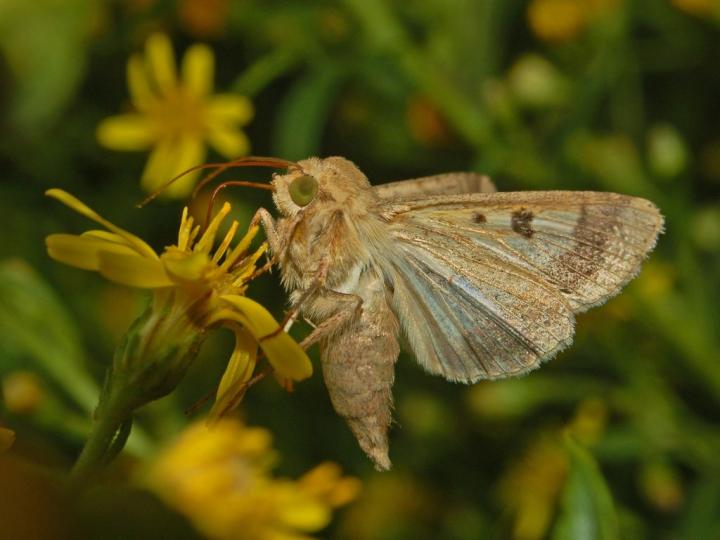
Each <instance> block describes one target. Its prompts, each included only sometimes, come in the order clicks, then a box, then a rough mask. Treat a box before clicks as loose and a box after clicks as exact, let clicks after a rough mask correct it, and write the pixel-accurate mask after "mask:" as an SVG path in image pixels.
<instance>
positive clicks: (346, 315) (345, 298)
mask: <svg viewBox="0 0 720 540" xmlns="http://www.w3.org/2000/svg"><path fill="white" fill-rule="evenodd" d="M322 293H323V296H324V297H325V298H331V299H332V300H333V301H335V302H336V303H337V304H339V305H342V307H341V308H340V310H339V311H338V312H337V313H335V314H334V315H332V316H331V317H328V318H327V319H325V320H324V321H323V322H321V323H320V324H318V325H317V326H316V327H315V328H314V329H313V331H312V332H310V334H309V335H308V336H307V337H306V338H305V339H303V340H302V341H301V342H300V346H301V347H302V348H303V349H308V348H310V347H312V346H313V345H315V344H316V343H317V342H318V341H320V340H321V339H323V338H324V337H326V336H329V335H331V334H333V333H334V332H335V331H336V330H337V329H338V328H341V327H342V326H344V325H345V324H347V323H348V322H350V321H351V320H352V319H353V317H356V316H357V314H358V312H359V311H360V309H361V308H362V305H363V299H362V298H361V297H360V296H358V295H357V294H347V293H341V292H337V291H333V290H332V289H323V290H322Z"/></svg>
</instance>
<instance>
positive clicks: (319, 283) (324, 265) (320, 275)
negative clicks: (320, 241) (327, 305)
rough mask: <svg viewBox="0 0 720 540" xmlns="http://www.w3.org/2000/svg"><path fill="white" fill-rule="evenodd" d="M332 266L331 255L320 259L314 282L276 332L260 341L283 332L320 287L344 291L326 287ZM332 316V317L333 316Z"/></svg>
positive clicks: (333, 292) (332, 292) (295, 303)
mask: <svg viewBox="0 0 720 540" xmlns="http://www.w3.org/2000/svg"><path fill="white" fill-rule="evenodd" d="M329 268H330V257H325V258H323V260H322V261H320V266H319V267H318V271H317V275H316V277H315V279H314V280H313V282H312V284H311V285H310V286H309V287H308V288H307V289H306V290H305V291H304V292H303V293H302V294H301V295H300V298H298V299H297V300H296V301H295V302H294V304H293V306H292V307H291V308H290V310H289V311H288V312H287V314H286V315H285V318H284V319H283V322H282V323H281V324H280V326H279V327H278V329H277V330H275V331H274V332H271V333H270V334H268V335H266V336H262V337H261V338H260V341H263V340H266V339H270V338H273V337H275V336H277V335H278V334H279V333H280V332H282V331H283V330H284V329H285V328H286V327H287V326H288V324H289V323H290V321H292V320H293V319H295V318H296V317H297V316H298V314H299V313H300V309H302V305H303V304H304V303H305V302H306V301H307V299H308V298H310V297H311V296H312V295H313V294H315V293H316V292H318V291H319V290H320V289H324V292H327V293H330V294H336V295H340V294H342V293H338V292H336V291H332V290H330V289H325V281H326V279H327V274H328V269H329ZM343 296H353V295H343ZM357 298H358V299H359V300H360V302H361V303H362V299H361V298H360V297H359V296H358V297H357ZM331 318H332V317H331Z"/></svg>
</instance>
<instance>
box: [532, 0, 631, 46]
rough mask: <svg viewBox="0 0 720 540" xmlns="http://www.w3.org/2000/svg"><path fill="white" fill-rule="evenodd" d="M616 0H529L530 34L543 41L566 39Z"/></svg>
mask: <svg viewBox="0 0 720 540" xmlns="http://www.w3.org/2000/svg"><path fill="white" fill-rule="evenodd" d="M619 2H620V0H532V2H530V5H529V6H528V11H527V17H528V22H529V24H530V28H531V29H532V31H533V33H534V34H535V35H536V36H538V37H539V38H540V39H543V40H545V41H555V42H561V41H569V40H571V39H573V38H575V37H577V36H578V34H580V32H582V31H583V30H584V29H585V27H586V26H587V25H588V24H589V23H591V22H592V21H594V20H595V19H597V18H598V17H599V16H601V15H603V14H605V13H607V12H608V11H610V10H611V9H613V8H615V6H617V4H618V3H619Z"/></svg>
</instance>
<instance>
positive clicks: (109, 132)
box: [96, 114, 157, 151]
mask: <svg viewBox="0 0 720 540" xmlns="http://www.w3.org/2000/svg"><path fill="white" fill-rule="evenodd" d="M96 135H97V139H98V142H99V143H100V144H101V145H103V146H104V147H106V148H110V149H112V150H130V151H135V150H147V149H148V148H150V147H151V146H152V145H153V143H154V142H155V141H156V139H157V134H156V131H155V127H154V122H152V121H151V120H150V119H149V118H148V117H147V116H142V115H139V114H120V115H117V116H111V117H110V118H106V119H105V120H103V121H102V122H100V124H99V125H98V128H97V134H96Z"/></svg>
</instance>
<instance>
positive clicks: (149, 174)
mask: <svg viewBox="0 0 720 540" xmlns="http://www.w3.org/2000/svg"><path fill="white" fill-rule="evenodd" d="M204 159H205V146H204V145H203V142H202V140H201V139H199V138H197V137H192V136H185V137H182V138H180V139H174V138H173V139H171V138H166V139H163V140H161V141H160V143H159V144H158V145H157V146H156V147H155V148H154V149H153V151H152V153H151V154H150V158H149V159H148V162H147V165H146V166H145V171H144V172H143V177H142V180H141V184H142V187H143V189H145V190H146V191H149V192H152V191H155V190H156V189H159V188H160V187H162V186H164V185H165V184H166V183H167V182H168V181H170V180H171V179H172V178H175V177H176V176H177V175H179V174H181V173H183V172H185V171H187V170H188V169H189V168H191V167H193V166H195V165H199V164H200V163H202V162H203V161H204ZM199 174H200V171H193V172H191V173H189V174H186V175H185V176H183V177H182V178H179V179H178V180H176V181H175V182H173V183H172V184H170V185H169V186H167V187H166V188H165V189H164V190H163V192H162V195H163V196H164V197H168V198H183V197H186V196H187V195H189V194H190V192H191V191H192V188H193V186H194V185H195V181H196V180H197V177H198V175H199Z"/></svg>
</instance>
